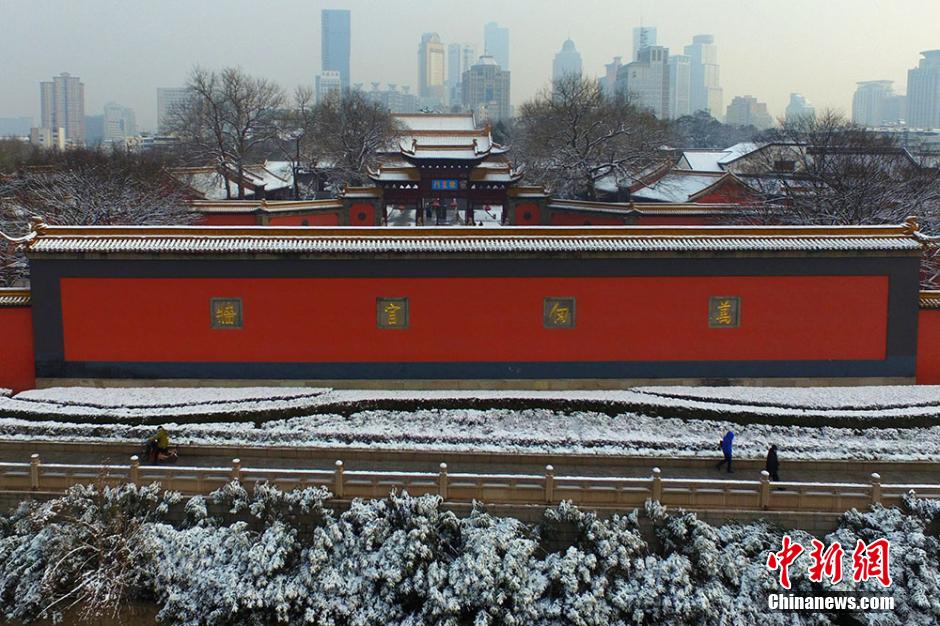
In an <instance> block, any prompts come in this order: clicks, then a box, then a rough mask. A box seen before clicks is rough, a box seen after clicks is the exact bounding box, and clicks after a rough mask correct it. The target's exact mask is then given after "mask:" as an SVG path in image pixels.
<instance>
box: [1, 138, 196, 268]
mask: <svg viewBox="0 0 940 626" xmlns="http://www.w3.org/2000/svg"><path fill="white" fill-rule="evenodd" d="M54 156H55V160H53V161H50V162H49V163H47V164H43V165H32V166H25V167H22V168H21V169H20V170H19V171H18V172H16V173H15V174H12V175H9V176H7V177H4V178H2V179H0V231H2V232H4V233H5V234H7V235H8V236H12V235H16V234H22V233H23V232H25V231H26V230H27V229H28V225H29V221H30V219H32V218H34V217H37V216H38V217H42V219H43V220H44V221H45V222H46V223H48V224H63V225H65V224H82V225H83V224H88V225H107V224H155V225H158V224H188V223H191V222H193V221H194V214H193V213H192V211H191V210H190V208H189V205H188V204H187V200H188V198H187V196H186V193H185V190H184V188H183V187H182V186H181V185H180V184H179V183H178V182H177V181H176V180H175V179H174V178H173V177H172V176H170V175H169V174H168V173H166V171H165V170H164V169H163V166H162V164H161V163H159V162H153V161H149V160H148V159H146V158H143V157H138V156H134V155H127V154H121V153H114V154H111V155H107V154H102V153H99V152H91V151H85V150H69V151H67V152H64V153H57V154H56V155H54ZM26 275H27V267H26V263H25V259H24V258H23V256H22V254H21V253H19V252H18V251H17V250H16V246H15V245H13V244H12V242H7V241H6V240H5V239H4V240H2V241H0V284H6V285H13V284H16V283H18V282H22V281H23V280H24V279H25V277H26Z"/></svg>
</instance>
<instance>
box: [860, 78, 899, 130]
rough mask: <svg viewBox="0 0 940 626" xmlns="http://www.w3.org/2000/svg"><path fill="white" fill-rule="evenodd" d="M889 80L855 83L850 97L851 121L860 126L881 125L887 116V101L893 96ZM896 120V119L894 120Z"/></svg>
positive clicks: (891, 82)
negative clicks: (853, 92)
mask: <svg viewBox="0 0 940 626" xmlns="http://www.w3.org/2000/svg"><path fill="white" fill-rule="evenodd" d="M892 84H893V81H890V80H864V81H861V82H859V83H857V85H858V87H857V88H856V89H855V95H854V96H853V97H852V121H853V122H855V123H856V124H859V125H861V126H869V127H874V126H882V125H884V124H885V123H886V118H887V117H888V116H889V113H890V111H889V110H888V109H889V101H891V100H892V98H894V97H895V95H894V89H893V88H892ZM894 121H895V122H897V119H895V120H894Z"/></svg>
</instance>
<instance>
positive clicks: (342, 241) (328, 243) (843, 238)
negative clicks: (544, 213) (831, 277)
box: [27, 221, 923, 258]
mask: <svg viewBox="0 0 940 626" xmlns="http://www.w3.org/2000/svg"><path fill="white" fill-rule="evenodd" d="M916 228H917V225H916V222H915V221H909V222H908V223H905V224H901V225H895V226H671V227H666V226H593V227H591V226H589V227H584V226H579V227H558V226H541V227H497V228H482V227H476V228H474V227H469V228H453V229H447V230H446V231H441V230H440V229H437V228H433V227H432V228H417V227H411V228H387V227H385V228H383V227H272V226H260V227H241V226H238V227H193V226H185V227H184V226H151V227H146V226H121V227H117V226H42V227H41V228H40V229H39V230H38V231H37V236H36V237H35V238H33V239H32V241H31V242H29V244H28V247H27V250H28V253H29V255H30V256H31V257H36V256H39V257H42V256H45V255H88V254H90V255H103V256H111V255H119V256H122V257H124V256H138V255H141V254H143V255H157V256H164V255H165V256H187V257H189V256H228V255H237V254H269V255H277V256H282V255H288V256H297V255H300V256H333V255H337V254H340V255H345V254H353V255H366V256H370V257H371V258H374V255H376V254H379V255H383V254H389V255H401V254H405V255H410V254H422V255H440V254H466V255H471V256H472V255H479V254H484V255H486V254H502V253H519V254H551V253H574V254H592V253H593V254H601V255H611V254H612V255H628V256H629V255H633V254H636V253H642V254H650V253H653V254H658V253H672V254H679V255H683V254H686V253H718V254H724V253H727V254H732V255H734V254H741V253H757V254H760V253H768V252H773V253H781V252H782V253H810V254H827V253H833V254H837V255H844V254H846V253H868V254H872V253H886V254H892V255H898V254H901V255H919V254H920V253H921V252H922V250H923V244H922V243H921V242H920V241H918V239H917V237H916V234H915V233H916Z"/></svg>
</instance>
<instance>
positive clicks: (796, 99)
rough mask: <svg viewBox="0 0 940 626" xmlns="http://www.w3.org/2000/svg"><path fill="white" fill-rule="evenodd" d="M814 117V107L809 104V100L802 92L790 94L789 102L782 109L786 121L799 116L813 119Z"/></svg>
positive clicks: (796, 119) (796, 118)
mask: <svg viewBox="0 0 940 626" xmlns="http://www.w3.org/2000/svg"><path fill="white" fill-rule="evenodd" d="M815 117H816V107H814V106H813V105H812V104H810V102H809V100H807V99H806V98H805V97H804V96H803V94H799V93H791V94H790V103H789V104H788V105H787V108H786V109H785V110H784V119H786V121H787V122H796V121H798V120H800V119H801V118H811V119H814V118H815Z"/></svg>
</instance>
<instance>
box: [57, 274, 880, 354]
mask: <svg viewBox="0 0 940 626" xmlns="http://www.w3.org/2000/svg"><path fill="white" fill-rule="evenodd" d="M61 286H62V319H63V330H64V339H65V358H66V360H75V361H269V362H277V361H280V362H292V361H294V362H304V361H307V362H320V361H333V362H363V361H449V362H454V361H566V360H567V361H605V360H611V361H616V360H649V361H658V360H802V359H805V360H820V359H833V360H838V359H883V358H884V356H885V340H886V332H887V330H886V329H887V305H886V302H887V297H888V278H887V277H886V276H792V277H766V276H754V277H734V276H732V277H661V276H655V277H610V278H597V277H579V278H392V279H371V278H333V279H331V278H302V279H294V278H270V279H211V278H210V279H202V278H190V279H120V278H63V279H62V281H61ZM716 295H721V296H729V295H736V296H740V297H741V325H740V327H738V328H732V329H729V328H722V329H711V328H709V327H708V300H709V297H710V296H716ZM379 296H387V297H396V296H407V297H408V298H409V299H410V301H409V308H410V312H411V320H410V327H409V328H408V329H404V330H384V329H379V328H376V302H375V299H376V297H379ZM547 296H574V297H576V298H577V303H576V310H577V317H576V327H575V328H573V329H546V328H544V327H543V321H542V305H543V298H544V297H547ZM212 297H240V298H242V299H243V315H244V328H243V329H241V330H212V329H211V328H210V323H209V299H210V298H212Z"/></svg>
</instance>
